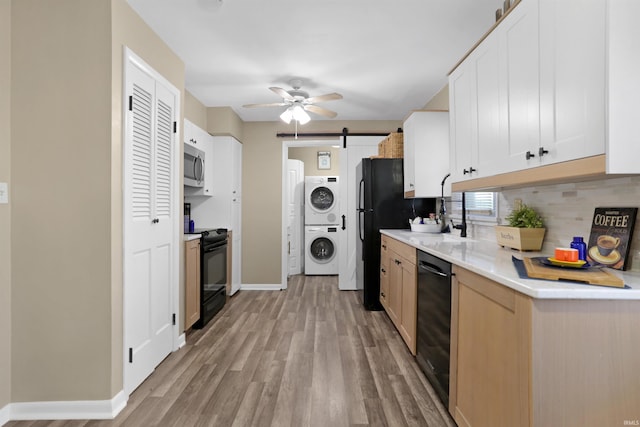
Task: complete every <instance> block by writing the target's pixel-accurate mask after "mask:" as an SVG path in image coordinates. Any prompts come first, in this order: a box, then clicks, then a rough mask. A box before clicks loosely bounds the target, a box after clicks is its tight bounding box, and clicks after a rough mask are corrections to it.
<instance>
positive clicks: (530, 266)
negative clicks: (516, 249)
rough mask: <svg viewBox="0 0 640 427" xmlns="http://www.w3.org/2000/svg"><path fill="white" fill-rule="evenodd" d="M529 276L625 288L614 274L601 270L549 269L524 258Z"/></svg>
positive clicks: (533, 260) (537, 262)
mask: <svg viewBox="0 0 640 427" xmlns="http://www.w3.org/2000/svg"><path fill="white" fill-rule="evenodd" d="M522 261H523V262H524V266H525V268H526V270H527V275H528V276H529V277H532V278H536V279H546V280H569V281H572V282H581V283H588V284H590V285H598V286H612V287H614V288H624V281H623V280H622V279H621V278H619V277H618V276H616V275H615V274H613V273H610V272H608V271H606V270H603V269H600V268H590V269H586V270H580V269H577V268H576V269H568V268H556V267H547V266H545V265H543V264H541V263H540V261H538V260H535V259H532V258H523V259H522Z"/></svg>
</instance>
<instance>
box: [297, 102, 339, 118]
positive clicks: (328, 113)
mask: <svg viewBox="0 0 640 427" xmlns="http://www.w3.org/2000/svg"><path fill="white" fill-rule="evenodd" d="M304 109H305V110H307V111H311V112H312V113H315V114H319V115H321V116H325V117H330V118H334V117H335V116H337V115H338V113H336V112H335V111H331V110H327V109H326V108H322V107H318V106H317V105H305V106H304Z"/></svg>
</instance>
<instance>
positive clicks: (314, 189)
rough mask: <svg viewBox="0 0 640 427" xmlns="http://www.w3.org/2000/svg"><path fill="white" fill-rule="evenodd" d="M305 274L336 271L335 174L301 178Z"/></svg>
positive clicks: (324, 273)
mask: <svg viewBox="0 0 640 427" xmlns="http://www.w3.org/2000/svg"><path fill="white" fill-rule="evenodd" d="M304 193H305V194H304V195H305V203H304V205H305V207H304V211H305V212H304V224H305V225H304V242H305V255H304V261H305V264H304V274H305V275H334V274H338V268H339V264H338V255H337V252H338V226H339V220H338V218H339V215H338V214H339V212H338V194H339V189H338V177H337V176H307V177H305V179H304Z"/></svg>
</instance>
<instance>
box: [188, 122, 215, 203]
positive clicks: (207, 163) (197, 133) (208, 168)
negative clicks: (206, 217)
mask: <svg viewBox="0 0 640 427" xmlns="http://www.w3.org/2000/svg"><path fill="white" fill-rule="evenodd" d="M183 138H184V143H185V145H191V146H192V147H195V148H197V149H198V150H201V151H203V152H204V186H203V187H188V186H185V187H184V194H185V195H186V196H208V197H211V196H213V192H214V188H213V187H214V185H215V179H214V165H213V159H214V152H213V136H211V135H210V134H209V133H207V132H206V131H205V130H204V129H201V128H199V127H198V126H196V125H195V124H194V123H193V122H190V121H189V120H187V119H184V129H183Z"/></svg>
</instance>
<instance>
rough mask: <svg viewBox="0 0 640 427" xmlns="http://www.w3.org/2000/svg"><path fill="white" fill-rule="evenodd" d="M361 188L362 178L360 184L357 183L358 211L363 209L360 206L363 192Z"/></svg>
mask: <svg viewBox="0 0 640 427" xmlns="http://www.w3.org/2000/svg"><path fill="white" fill-rule="evenodd" d="M363 189H364V178H362V179H361V180H360V184H359V185H358V212H362V210H363V209H364V208H363V207H362V202H363V198H362V195H363V194H364V193H363V192H362V190H363Z"/></svg>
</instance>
